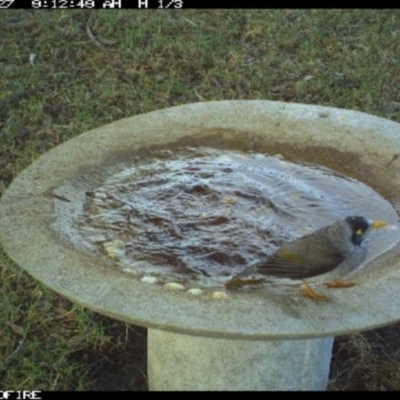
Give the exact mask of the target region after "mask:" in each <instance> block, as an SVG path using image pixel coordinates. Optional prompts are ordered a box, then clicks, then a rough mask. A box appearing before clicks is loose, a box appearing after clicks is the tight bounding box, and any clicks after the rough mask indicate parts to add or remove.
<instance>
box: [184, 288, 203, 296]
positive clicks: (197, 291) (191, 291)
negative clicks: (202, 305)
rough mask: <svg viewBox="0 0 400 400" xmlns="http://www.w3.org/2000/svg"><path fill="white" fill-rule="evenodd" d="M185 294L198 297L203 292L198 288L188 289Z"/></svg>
mask: <svg viewBox="0 0 400 400" xmlns="http://www.w3.org/2000/svg"><path fill="white" fill-rule="evenodd" d="M187 292H188V293H189V294H191V295H193V296H199V295H200V294H202V293H203V291H202V290H201V289H199V288H192V289H189V290H188V291H187Z"/></svg>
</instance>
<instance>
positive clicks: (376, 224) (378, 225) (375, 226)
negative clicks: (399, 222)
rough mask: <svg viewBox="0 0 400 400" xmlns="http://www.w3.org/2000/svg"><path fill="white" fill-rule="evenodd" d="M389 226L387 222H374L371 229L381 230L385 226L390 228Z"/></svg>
mask: <svg viewBox="0 0 400 400" xmlns="http://www.w3.org/2000/svg"><path fill="white" fill-rule="evenodd" d="M388 225H389V224H388V223H387V222H385V221H374V222H373V223H372V224H371V228H372V229H381V228H383V227H385V226H388Z"/></svg>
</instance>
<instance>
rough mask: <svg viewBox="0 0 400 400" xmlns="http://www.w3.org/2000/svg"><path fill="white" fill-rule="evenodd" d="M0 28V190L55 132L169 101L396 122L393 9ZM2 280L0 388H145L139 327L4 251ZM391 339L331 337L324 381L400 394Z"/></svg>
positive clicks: (72, 14) (95, 18)
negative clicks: (62, 290) (286, 107)
mask: <svg viewBox="0 0 400 400" xmlns="http://www.w3.org/2000/svg"><path fill="white" fill-rule="evenodd" d="M0 33H1V42H0V70H1V76H2V79H1V81H0V194H1V193H2V192H3V191H4V190H5V188H6V187H7V186H8V185H9V184H10V182H11V181H12V179H13V178H14V177H15V176H16V174H17V173H18V172H19V171H21V170H22V169H23V168H25V167H26V166H28V165H29V164H30V163H31V162H32V161H33V160H35V159H36V158H37V157H38V156H40V155H41V154H43V153H44V152H46V151H47V150H49V149H51V148H52V147H54V146H56V145H58V144H60V143H62V142H64V141H65V140H68V139H70V138H71V137H73V136H75V135H78V134H79V133H82V132H84V131H86V130H89V129H92V128H94V127H97V126H100V125H103V124H105V123H108V122H111V121H115V120H117V119H120V118H123V117H128V116H132V115H134V114H138V113H143V112H147V111H151V110H156V109H160V108H164V107H168V106H173V105H179V104H184V103H190V102H197V101H203V100H205V101H206V100H222V99H268V100H283V101H292V102H301V103H315V104H320V105H328V106H334V107H343V108H349V109H356V110H361V111H365V112H369V113H372V114H376V115H379V116H382V117H384V118H390V119H393V120H396V121H400V87H399V82H400V68H399V64H400V63H399V58H398V56H399V54H400V41H399V39H400V12H399V11H398V10H379V11H376V10H365V11H364V10H346V11H342V10H331V11H324V10H264V11H263V10H247V11H244V10H241V11H230V10H213V11H211V10H205V11H173V10H171V11H158V10H152V11H140V12H137V11H135V10H132V11H114V12H107V11H106V12H103V11H94V12H92V13H90V12H84V11H77V10H73V11H7V12H3V13H1V14H0ZM33 55H35V56H33ZM30 59H31V62H30ZM0 279H1V281H0V282H1V297H0V324H1V326H2V329H1V331H0V376H1V378H0V379H1V381H2V385H1V386H2V387H4V388H7V389H9V390H12V389H19V390H21V389H42V390H63V389H73V390H79V389H82V390H83V389H86V390H88V389H94V390H95V389H115V390H121V389H131V390H135V389H145V388H146V376H145V357H144V356H145V351H146V348H145V346H146V341H145V332H144V330H143V329H139V328H137V327H133V326H128V325H126V324H123V323H120V322H116V321H114V320H110V319H108V318H106V317H102V316H99V315H97V314H95V313H93V312H91V311H88V310H85V309H82V308H81V307H78V306H76V305H73V304H71V303H70V302H68V301H67V300H65V299H63V298H61V297H59V296H58V295H56V294H54V293H53V292H51V291H49V290H47V289H45V288H44V287H43V286H41V285H39V284H38V283H37V282H35V281H33V280H32V279H31V278H30V277H29V276H28V275H27V274H25V273H24V272H22V271H21V270H20V269H19V268H18V267H17V266H15V265H14V264H13V263H12V262H11V261H10V260H9V259H8V258H7V256H6V255H5V254H4V253H2V252H1V251H0ZM399 334H400V326H399V325H393V326H391V327H388V328H382V329H379V330H375V331H372V332H368V333H364V334H357V335H351V336H347V337H343V338H338V339H337V340H336V344H335V349H334V358H333V363H332V373H331V382H330V386H329V387H330V389H332V390H349V389H367V390H398V389H400V376H399V375H400V367H399V366H400V350H399V349H400V346H399ZM116 371H118V373H116ZM132 371H136V373H134V374H133V375H132Z"/></svg>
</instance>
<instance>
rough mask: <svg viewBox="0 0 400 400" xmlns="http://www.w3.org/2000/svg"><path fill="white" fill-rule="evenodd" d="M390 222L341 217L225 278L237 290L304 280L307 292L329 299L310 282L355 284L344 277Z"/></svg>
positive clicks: (334, 284) (306, 293) (315, 298)
mask: <svg viewBox="0 0 400 400" xmlns="http://www.w3.org/2000/svg"><path fill="white" fill-rule="evenodd" d="M388 225H389V224H388V223H387V222H385V221H372V220H369V219H366V218H364V217H362V216H349V217H346V218H341V219H339V220H337V221H336V222H334V223H333V224H332V225H328V226H324V227H322V228H320V229H319V230H317V231H315V232H313V233H310V234H308V235H306V236H303V237H301V238H299V239H297V240H294V241H292V242H290V243H287V244H284V245H283V246H282V247H280V248H278V250H276V251H275V253H273V254H272V255H270V256H268V257H267V258H266V259H265V260H262V261H257V262H255V263H253V264H252V265H250V266H249V267H247V268H245V269H244V270H242V271H240V272H239V273H238V274H236V275H234V276H233V277H232V278H231V279H229V280H228V281H227V282H225V287H226V289H228V290H237V289H239V288H242V287H244V286H248V285H257V284H262V283H263V282H271V283H278V284H279V283H282V284H296V283H297V284H303V286H304V289H303V292H302V293H303V295H305V296H307V297H309V298H311V299H313V300H316V301H327V300H328V297H327V296H324V295H321V294H319V293H317V292H316V291H315V290H314V289H313V288H312V287H311V286H310V285H309V283H308V282H310V283H311V282H313V283H324V284H325V285H326V286H327V287H330V288H334V287H336V288H337V287H342V288H343V287H351V286H354V285H355V283H354V282H350V281H346V280H343V278H345V277H346V276H347V275H348V274H349V273H350V272H352V271H354V270H355V269H357V268H358V267H359V266H360V265H361V264H362V263H363V262H364V260H365V258H366V256H367V252H368V242H369V237H368V236H369V233H370V232H371V231H372V230H374V229H380V228H383V227H385V226H388Z"/></svg>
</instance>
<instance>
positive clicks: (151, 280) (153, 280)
mask: <svg viewBox="0 0 400 400" xmlns="http://www.w3.org/2000/svg"><path fill="white" fill-rule="evenodd" d="M140 281H141V282H144V283H157V278H156V277H155V276H144V277H143V278H142V279H141V280H140Z"/></svg>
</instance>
